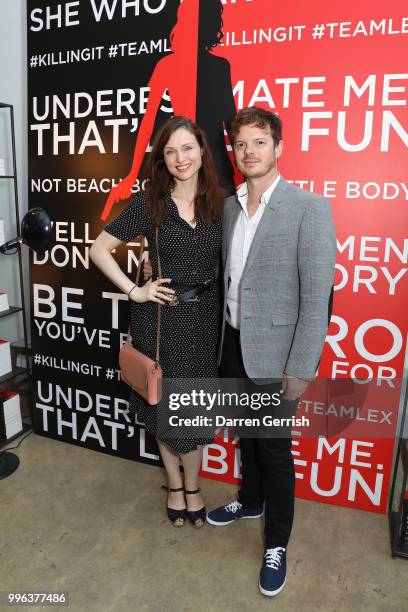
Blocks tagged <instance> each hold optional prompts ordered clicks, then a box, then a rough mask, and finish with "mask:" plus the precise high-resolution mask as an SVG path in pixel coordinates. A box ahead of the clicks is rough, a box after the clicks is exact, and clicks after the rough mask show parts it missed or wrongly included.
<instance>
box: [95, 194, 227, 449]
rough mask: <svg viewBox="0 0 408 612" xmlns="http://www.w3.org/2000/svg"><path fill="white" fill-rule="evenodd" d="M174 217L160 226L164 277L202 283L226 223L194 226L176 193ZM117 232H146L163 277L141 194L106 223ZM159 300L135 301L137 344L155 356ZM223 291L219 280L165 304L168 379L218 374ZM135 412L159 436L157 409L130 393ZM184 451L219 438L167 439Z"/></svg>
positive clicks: (124, 236) (122, 236) (212, 267)
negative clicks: (196, 295) (188, 298)
mask: <svg viewBox="0 0 408 612" xmlns="http://www.w3.org/2000/svg"><path fill="white" fill-rule="evenodd" d="M165 201H166V203H167V204H168V211H169V214H168V217H167V219H166V221H165V222H164V223H163V224H162V225H161V227H160V228H159V252H160V262H161V269H162V277H163V278H171V279H172V282H175V283H180V284H186V285H197V284H200V283H203V282H205V281H208V280H210V279H214V278H215V274H216V269H217V264H218V261H219V255H220V251H221V240H222V221H221V219H215V220H214V221H213V222H212V223H211V224H209V225H206V224H205V223H203V222H202V221H201V220H200V219H199V220H198V221H197V224H196V226H195V228H193V227H192V226H191V225H190V224H189V223H187V221H185V220H184V219H182V218H181V217H180V215H179V213H178V209H177V206H176V204H175V202H174V201H173V200H172V198H171V196H170V194H167V195H166V198H165ZM105 231H107V232H108V233H109V234H111V235H112V236H115V237H116V238H118V239H119V240H122V241H123V242H125V243H127V242H131V241H132V240H133V239H134V238H135V237H136V236H138V235H143V236H145V237H146V238H147V241H148V244H149V256H150V259H151V262H152V268H153V278H157V277H158V264H157V257H156V241H155V232H154V230H153V228H152V225H151V223H150V220H149V218H148V217H147V216H146V215H145V211H144V195H143V194H142V193H139V194H137V195H135V196H134V197H133V198H132V200H131V201H130V203H129V205H128V207H127V208H126V209H125V210H124V211H123V212H122V213H121V214H120V215H119V216H118V217H117V218H116V219H115V220H114V221H112V223H110V224H109V225H107V226H106V227H105ZM157 306H158V305H157V304H156V303H155V302H151V301H149V302H145V303H143V304H137V303H136V302H133V301H132V302H131V321H130V325H131V331H132V338H133V344H134V346H135V347H136V348H138V349H139V350H140V351H142V352H143V353H145V354H146V355H148V356H149V357H151V358H152V359H154V358H155V355H156V335H157ZM219 313H220V305H219V289H218V284H217V283H214V284H213V286H212V287H211V289H209V290H207V291H205V292H204V293H202V294H201V296H200V299H199V301H198V302H197V303H183V302H180V304H178V305H177V306H167V305H166V306H162V307H161V337H160V365H161V367H162V370H163V377H168V378H211V377H217V376H218V368H217V362H216V358H217V348H218V347H217V343H218V330H219ZM129 411H130V412H133V411H135V412H136V413H137V416H138V420H139V421H142V422H143V423H144V424H145V427H146V430H147V431H148V432H149V433H151V434H152V435H154V436H157V435H158V434H157V408H156V407H155V406H150V405H149V404H148V403H147V402H146V401H145V400H144V399H143V398H142V397H141V396H140V395H138V394H137V393H135V392H134V391H131V392H130V400H129ZM159 438H160V439H162V440H163V441H164V442H166V443H167V444H168V445H169V446H171V447H172V448H173V449H174V450H175V451H176V452H178V453H188V452H190V451H192V450H195V449H196V448H197V446H198V445H204V444H210V443H211V442H212V440H213V438H208V437H202V438H193V437H188V438H182V437H177V438H173V439H169V438H163V437H162V436H159Z"/></svg>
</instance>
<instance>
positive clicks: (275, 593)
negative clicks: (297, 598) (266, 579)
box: [258, 577, 286, 597]
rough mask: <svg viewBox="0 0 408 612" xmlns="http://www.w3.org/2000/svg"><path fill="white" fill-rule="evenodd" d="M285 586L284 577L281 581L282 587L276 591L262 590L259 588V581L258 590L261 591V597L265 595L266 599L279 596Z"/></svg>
mask: <svg viewBox="0 0 408 612" xmlns="http://www.w3.org/2000/svg"><path fill="white" fill-rule="evenodd" d="M285 584H286V577H285V580H284V581H283V584H282V586H281V587H279V589H276V591H267V590H266V589H263V588H262V587H261V581H259V583H258V585H259V590H260V591H261V593H262V595H266V596H267V597H275V595H279V593H280V592H281V590H282V589H283V587H284V586H285Z"/></svg>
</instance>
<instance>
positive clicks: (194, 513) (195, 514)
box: [184, 488, 207, 529]
mask: <svg viewBox="0 0 408 612" xmlns="http://www.w3.org/2000/svg"><path fill="white" fill-rule="evenodd" d="M200 491H201V489H200V488H198V489H196V490H195V491H187V489H186V490H185V491H184V493H185V494H186V495H196V494H197V493H200ZM187 518H188V520H189V521H190V523H191V524H192V525H193V527H195V528H196V529H201V527H204V523H205V519H206V518H207V511H206V509H205V506H203V507H202V508H199V509H198V510H187ZM199 521H201V523H200V522H199Z"/></svg>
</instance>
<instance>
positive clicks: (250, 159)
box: [207, 107, 336, 596]
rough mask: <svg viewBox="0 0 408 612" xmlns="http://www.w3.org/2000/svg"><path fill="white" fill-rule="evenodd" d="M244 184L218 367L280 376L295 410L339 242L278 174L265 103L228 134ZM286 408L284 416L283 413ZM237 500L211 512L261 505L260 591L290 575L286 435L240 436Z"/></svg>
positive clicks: (233, 214) (227, 238) (317, 199)
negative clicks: (262, 556)
mask: <svg viewBox="0 0 408 612" xmlns="http://www.w3.org/2000/svg"><path fill="white" fill-rule="evenodd" d="M230 137H231V141H232V146H233V149H234V154H235V160H236V164H237V166H238V169H239V170H240V171H241V172H242V174H243V175H244V177H245V179H246V182H245V183H243V184H242V185H241V186H240V187H239V188H238V190H237V193H236V195H234V196H231V197H229V198H227V200H226V202H225V207H224V212H223V264H224V321H223V325H222V333H221V343H220V347H221V348H220V371H221V376H222V377H225V378H237V379H247V380H248V383H249V384H250V385H251V384H257V390H258V391H259V390H261V391H262V388H260V387H259V384H260V383H262V382H266V381H265V379H269V380H270V379H275V380H276V379H278V380H279V385H278V389H279V390H280V391H281V393H282V395H281V398H282V403H281V408H282V409H283V411H284V414H281V416H286V415H287V413H288V411H289V412H291V414H292V415H294V414H295V412H296V409H297V406H298V401H299V398H300V396H301V395H302V393H303V392H304V391H305V389H306V387H307V385H308V382H309V381H311V380H313V379H314V378H315V372H316V369H317V366H318V363H319V359H320V355H321V352H322V348H323V343H324V339H325V336H326V332H327V325H328V303H329V299H330V296H331V290H332V285H333V278H334V264H335V252H336V239H335V232H334V226H333V221H332V215H331V209H330V205H329V203H328V201H327V200H326V199H325V198H323V197H322V196H319V195H316V194H314V193H311V192H308V191H304V190H302V189H298V188H297V187H295V186H293V185H291V184H289V183H288V182H287V181H285V179H284V178H283V177H282V176H280V175H279V172H278V165H277V161H278V158H279V157H280V155H281V154H282V149H283V143H282V123H281V120H280V119H279V117H278V116H277V115H276V114H274V113H271V112H269V111H266V110H264V109H261V108H257V107H252V108H247V109H244V110H242V111H240V112H239V113H238V114H237V116H236V118H235V119H234V121H233V124H232V127H231V133H230ZM285 411H286V412H285ZM240 446H241V461H242V482H241V488H240V491H239V495H238V499H236V500H234V501H232V502H230V503H228V504H227V505H225V506H221V507H220V508H217V509H215V510H213V511H211V512H209V513H208V515H207V521H208V522H209V523H210V524H213V525H227V524H229V523H232V522H233V521H234V520H236V519H239V518H258V517H260V516H262V514H263V510H264V507H265V553H264V559H263V566H262V569H261V573H260V578H259V588H260V591H261V593H263V594H264V595H268V596H273V595H277V594H278V593H279V592H280V591H281V590H282V588H283V587H284V585H285V580H286V547H287V544H288V541H289V537H290V532H291V528H292V523H293V514H294V487H295V473H294V466H293V458H292V453H291V437H290V433H289V434H287V435H286V436H285V437H270V436H269V437H259V436H258V437H255V438H248V437H246V436H245V437H242V436H241V441H240Z"/></svg>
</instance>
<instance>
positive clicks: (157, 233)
mask: <svg viewBox="0 0 408 612" xmlns="http://www.w3.org/2000/svg"><path fill="white" fill-rule="evenodd" d="M155 233H156V257H157V266H158V269H159V278H161V277H162V271H161V262H160V255H159V228H158V227H156V232H155ZM143 253H144V237H143V239H142V240H141V242H140V249H139V258H138V261H139V265H138V266H137V271H136V280H135V284H136V285H138V286H139V278H140V271H141V269H142V257H143ZM160 322H161V304H157V337H156V359H155V361H156V363H157V365H159V361H160ZM127 342H129V343H131V342H132V335H131V330H130V324H129V329H128V337H127Z"/></svg>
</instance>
